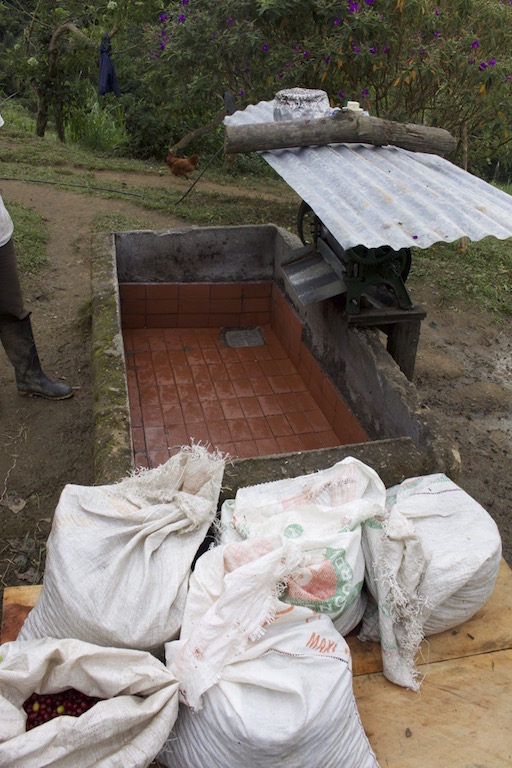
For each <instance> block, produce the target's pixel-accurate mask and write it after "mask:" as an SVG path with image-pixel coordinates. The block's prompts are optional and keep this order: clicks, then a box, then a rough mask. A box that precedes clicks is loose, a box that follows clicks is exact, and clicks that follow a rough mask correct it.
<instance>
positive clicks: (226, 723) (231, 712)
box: [158, 537, 378, 768]
mask: <svg viewBox="0 0 512 768" xmlns="http://www.w3.org/2000/svg"><path fill="white" fill-rule="evenodd" d="M302 561H303V554H302V553H301V552H300V550H299V549H298V547H297V546H296V544H295V542H291V541H287V540H283V539H280V538H279V537H273V538H254V539H249V540H247V541H244V542H239V543H232V544H228V545H225V546H223V545H221V546H219V547H217V548H216V549H213V550H210V551H208V552H206V553H205V554H204V555H202V556H201V557H200V558H199V560H198V561H197V564H196V568H195V571H194V574H193V576H192V578H191V582H190V591H189V596H188V600H187V606H186V610H185V616H184V620H183V627H182V633H181V638H180V640H178V641H175V642H172V643H168V644H167V645H166V660H167V664H168V666H169V668H170V671H171V673H172V675H173V676H176V677H179V680H180V700H181V702H182V703H181V704H180V710H179V714H178V719H177V720H176V723H175V726H174V728H173V730H172V732H171V734H170V736H169V739H168V741H167V744H166V745H165V748H164V749H163V750H162V752H161V753H160V754H159V756H158V761H159V763H160V764H161V765H163V766H168V768H204V766H208V768H240V766H244V768H268V766H277V765H279V766H283V768H303V767H304V766H308V768H356V766H357V768H378V764H377V760H376V758H375V755H374V753H373V751H372V748H371V746H370V743H369V741H368V739H367V737H366V734H365V732H364V729H363V726H362V724H361V721H360V718H359V713H358V710H357V706H356V702H355V698H354V694H353V688H352V669H351V657H350V651H349V648H348V646H347V644H346V642H345V640H344V638H343V637H342V636H341V635H340V634H339V632H337V631H336V629H335V628H334V626H333V624H332V621H331V620H330V619H329V618H328V617H327V616H322V615H320V614H318V613H314V612H313V611H311V610H309V609H308V608H302V607H298V606H292V605H288V604H286V603H283V602H282V601H281V600H279V593H280V592H281V590H282V589H283V586H284V585H285V584H286V582H287V581H288V579H289V578H293V576H294V574H295V572H296V570H297V568H300V567H301V564H302Z"/></svg>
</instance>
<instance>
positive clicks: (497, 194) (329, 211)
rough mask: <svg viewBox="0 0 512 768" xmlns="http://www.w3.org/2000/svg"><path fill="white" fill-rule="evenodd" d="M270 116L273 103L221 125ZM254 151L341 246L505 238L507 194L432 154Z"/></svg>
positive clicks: (510, 207)
mask: <svg viewBox="0 0 512 768" xmlns="http://www.w3.org/2000/svg"><path fill="white" fill-rule="evenodd" d="M273 115H274V102H273V101H261V102H259V104H256V105H252V106H249V107H247V108H246V109H244V110H240V111H238V112H235V113H234V114H233V115H230V116H227V117H226V118H225V120H224V122H225V123H226V125H247V124H249V123H266V122H273V120H274V116H273ZM260 154H261V155H262V157H264V158H265V160H266V161H267V163H268V164H269V165H270V166H272V168H274V170H275V171H276V172H277V173H278V174H279V175H280V176H281V177H282V178H283V179H284V180H285V181H286V183H287V184H288V185H289V186H290V187H291V188H292V189H293V190H294V191H295V192H297V194H298V195H300V197H301V198H302V199H303V200H305V201H306V202H307V203H309V205H310V206H311V207H312V209H313V210H314V211H315V213H316V214H317V216H318V217H319V218H320V219H321V220H322V221H323V222H324V224H325V226H326V227H327V228H328V229H329V230H330V231H331V233H332V234H333V235H334V237H335V238H336V240H337V241H338V242H339V243H340V245H341V246H342V247H343V248H345V249H346V248H351V247H352V246H354V245H364V246H366V247H367V248H376V247H380V246H382V245H389V246H391V248H393V249H394V250H398V249H399V248H404V247H411V246H416V247H419V248H428V247H429V246H430V245H432V244H433V243H436V242H439V241H444V242H453V241H454V240H458V239H459V238H461V237H464V236H465V237H468V238H469V239H470V240H473V241H477V240H481V239H482V238H483V237H486V236H487V235H494V236H495V237H497V238H499V239H500V240H504V239H506V238H509V237H512V196H511V195H508V194H507V193H505V192H503V191H501V190H499V189H497V188H495V187H493V186H492V184H488V183H487V182H485V181H483V180H482V179H479V178H478V177H476V176H474V175H473V174H471V173H468V172H467V171H464V170H462V169H461V168H459V167H458V166H456V165H454V164H453V163H450V162H449V161H448V160H445V159H444V158H442V157H439V156H437V155H432V154H426V153H423V152H410V151H408V150H406V149H401V148H399V147H394V146H386V147H376V146H372V145H369V144H329V145H326V146H315V147H304V148H294V149H278V150H271V151H264V152H261V153H260Z"/></svg>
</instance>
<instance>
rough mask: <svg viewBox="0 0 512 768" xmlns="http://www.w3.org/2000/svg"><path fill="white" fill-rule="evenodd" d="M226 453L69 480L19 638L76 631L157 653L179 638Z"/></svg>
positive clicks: (183, 454)
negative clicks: (96, 479) (98, 480)
mask: <svg viewBox="0 0 512 768" xmlns="http://www.w3.org/2000/svg"><path fill="white" fill-rule="evenodd" d="M224 464H225V462H224V460H223V459H222V458H221V456H220V455H219V454H216V453H209V452H208V451H207V450H206V449H205V448H202V447H201V446H193V447H192V448H191V449H182V450H181V451H180V452H179V453H178V454H176V455H175V456H172V457H171V458H170V459H169V460H168V461H167V462H166V463H165V464H163V465H161V466H159V467H157V468H156V469H152V470H148V471H145V472H142V473H139V474H136V475H134V476H133V477H129V478H126V479H125V480H123V481H121V482H119V483H116V484H113V485H105V486H99V487H87V486H76V485H67V486H66V487H65V488H64V490H63V492H62V494H61V497H60V500H59V504H58V506H57V509H56V511H55V515H54V520H53V525H52V530H51V533H50V536H49V539H48V545H47V557H46V566H45V575H44V581H43V588H42V591H41V596H40V598H39V600H38V601H37V603H36V605H35V606H34V608H33V610H32V611H31V612H30V614H29V615H28V617H27V619H26V621H25V623H24V625H23V627H22V629H21V631H20V634H19V638H20V639H21V640H29V639H35V638H40V637H46V636H50V637H62V638H69V637H71V638H77V639H79V640H84V641H86V642H90V643H95V644H98V645H104V646H112V647H117V648H135V649H138V650H147V651H150V652H152V653H156V654H158V655H161V656H162V658H163V647H164V643H165V642H166V641H167V640H170V639H173V638H175V637H177V636H178V634H179V630H180V627H181V618H182V615H183V608H184V605H185V598H186V594H187V589H188V580H189V576H190V572H191V566H192V562H193V560H194V558H195V556H196V553H197V550H198V549H199V547H200V545H201V544H202V542H203V540H204V538H205V535H206V533H207V531H208V528H209V527H210V525H211V523H212V521H213V520H214V518H215V514H216V511H217V503H218V497H219V493H220V487H221V482H222V476H223V472H224Z"/></svg>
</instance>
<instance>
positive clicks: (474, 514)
mask: <svg viewBox="0 0 512 768" xmlns="http://www.w3.org/2000/svg"><path fill="white" fill-rule="evenodd" d="M363 550H364V553H365V559H366V566H367V583H368V587H369V589H370V592H371V593H372V595H373V598H374V599H375V601H376V602H377V605H378V610H377V611H375V609H374V608H373V607H372V606H371V605H370V606H369V607H368V608H367V611H366V613H365V616H364V619H363V628H362V632H361V634H360V638H361V639H364V640H377V639H380V640H381V643H382V651H383V662H384V673H385V674H386V676H388V677H389V679H390V680H393V682H397V683H398V684H400V685H406V686H407V687H413V688H416V689H417V688H418V682H417V673H416V671H415V670H414V658H415V656H416V654H417V651H418V649H419V645H420V643H421V640H422V639H423V636H428V635H432V634H435V633H437V632H443V631H445V630H448V629H451V628H452V627H455V626H457V625H459V624H462V623H463V622H464V621H467V620H468V619H470V618H471V617H472V616H473V615H474V614H475V613H476V612H477V611H478V610H480V608H482V607H483V606H484V605H485V603H486V602H487V600H488V599H489V597H490V596H491V594H492V592H493V589H494V586H495V583H496V579H497V577H498V571H499V566H500V561H501V538H500V534H499V531H498V528H497V526H496V523H495V522H494V520H493V519H492V518H491V516H490V515H489V514H488V513H487V512H486V511H485V509H484V508H483V507H482V506H481V505H480V504H478V502H476V501H475V500H474V499H473V498H471V496H469V495H468V494H467V493H466V492H465V491H463V490H462V489H461V488H459V486H457V485H456V484H455V483H454V482H453V481H452V480H449V479H448V478H447V477H446V475H444V474H440V473H438V474H433V475H426V476H423V477H415V478H410V479H408V480H405V481H404V482H403V483H401V484H400V485H397V486H394V487H393V488H390V489H389V490H388V492H387V500H386V514H385V516H384V517H383V518H382V519H381V521H380V522H379V521H369V522H368V523H366V524H365V526H364V530H363Z"/></svg>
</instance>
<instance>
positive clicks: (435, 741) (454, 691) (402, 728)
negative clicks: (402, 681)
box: [354, 650, 512, 768]
mask: <svg viewBox="0 0 512 768" xmlns="http://www.w3.org/2000/svg"><path fill="white" fill-rule="evenodd" d="M354 693H355V697H356V701H357V706H358V709H359V714H360V716H361V720H362V723H363V726H364V729H365V731H366V733H367V735H368V739H369V741H370V744H371V745H372V747H373V749H374V752H375V754H376V756H377V760H378V761H379V764H380V766H381V768H507V766H510V765H512V728H511V727H510V713H511V711H512V650H507V651H494V652H493V653H482V654H479V655H477V656H471V657H466V658H464V659H455V660H450V661H441V662H437V663H435V664H429V665H428V667H427V668H426V669H425V679H424V681H423V684H422V686H421V690H420V692H419V693H413V692H412V691H407V690H405V689H404V688H400V687H398V686H396V685H393V684H392V683H390V682H389V681H388V680H386V679H385V678H384V677H383V675H381V674H376V675H361V676H359V677H356V678H354Z"/></svg>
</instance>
